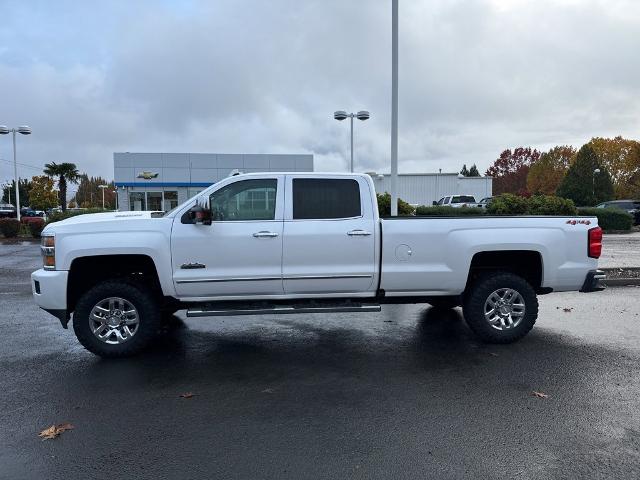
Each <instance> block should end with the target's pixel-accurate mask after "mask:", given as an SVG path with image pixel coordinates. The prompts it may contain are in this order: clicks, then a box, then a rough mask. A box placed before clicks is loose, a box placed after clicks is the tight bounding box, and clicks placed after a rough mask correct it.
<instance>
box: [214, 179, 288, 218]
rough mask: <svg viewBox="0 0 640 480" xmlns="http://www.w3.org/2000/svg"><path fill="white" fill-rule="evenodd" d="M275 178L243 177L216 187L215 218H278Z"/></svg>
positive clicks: (276, 181) (276, 182) (276, 183)
mask: <svg viewBox="0 0 640 480" xmlns="http://www.w3.org/2000/svg"><path fill="white" fill-rule="evenodd" d="M277 186H278V180H277V179H275V178H266V179H255V180H240V181H238V182H234V183H231V184H229V185H227V186H225V187H222V188H221V189H220V190H216V191H215V192H213V193H212V194H211V196H210V197H209V202H210V206H211V213H212V217H213V218H212V219H213V221H218V222H229V221H242V220H244V221H246V220H274V219H275V216H276V192H277Z"/></svg>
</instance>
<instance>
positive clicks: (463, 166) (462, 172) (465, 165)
mask: <svg viewBox="0 0 640 480" xmlns="http://www.w3.org/2000/svg"><path fill="white" fill-rule="evenodd" d="M460 174H461V175H464V176H465V177H468V176H469V170H467V164H466V163H465V164H464V165H462V170H460Z"/></svg>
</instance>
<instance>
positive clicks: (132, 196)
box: [129, 192, 147, 211]
mask: <svg viewBox="0 0 640 480" xmlns="http://www.w3.org/2000/svg"><path fill="white" fill-rule="evenodd" d="M146 209H147V205H146V202H145V198H144V192H129V210H135V211H140V210H146Z"/></svg>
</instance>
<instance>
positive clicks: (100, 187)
mask: <svg viewBox="0 0 640 480" xmlns="http://www.w3.org/2000/svg"><path fill="white" fill-rule="evenodd" d="M98 188H99V189H100V190H102V209H103V210H104V189H105V188H109V185H98Z"/></svg>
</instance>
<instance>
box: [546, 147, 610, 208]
mask: <svg viewBox="0 0 640 480" xmlns="http://www.w3.org/2000/svg"><path fill="white" fill-rule="evenodd" d="M596 170H600V172H599V173H595V171H596ZM556 193H557V194H558V196H560V197H564V198H570V199H571V200H573V201H574V203H575V204H576V205H578V206H592V205H596V204H598V203H600V202H604V201H607V200H611V199H612V198H613V183H612V182H611V176H610V175H609V172H608V171H607V169H606V167H604V166H602V165H600V163H599V162H598V156H597V155H596V152H595V151H594V150H593V148H591V146H590V145H589V144H587V145H583V146H582V148H581V149H580V151H579V152H578V155H577V156H576V161H575V162H574V163H573V164H572V165H571V166H570V167H569V171H568V172H567V174H566V175H565V177H564V179H563V180H562V183H560V186H559V187H558V190H557V192H556Z"/></svg>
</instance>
